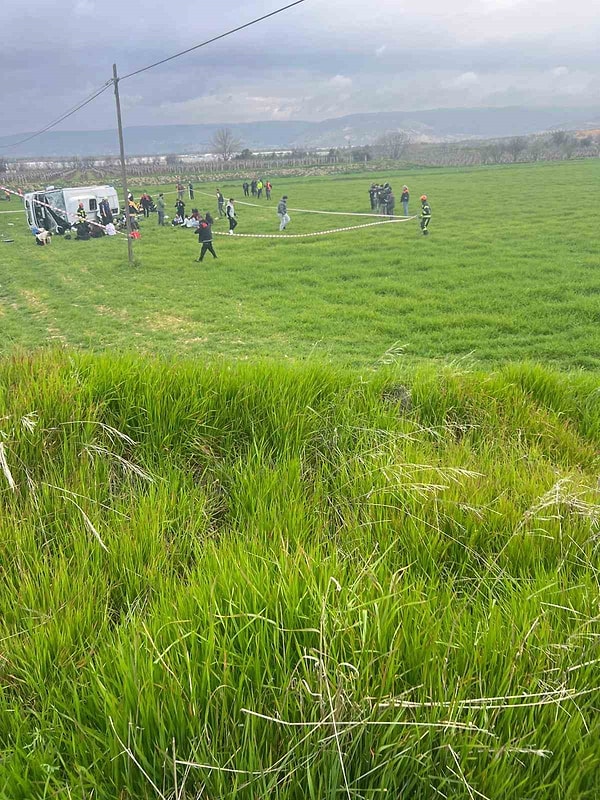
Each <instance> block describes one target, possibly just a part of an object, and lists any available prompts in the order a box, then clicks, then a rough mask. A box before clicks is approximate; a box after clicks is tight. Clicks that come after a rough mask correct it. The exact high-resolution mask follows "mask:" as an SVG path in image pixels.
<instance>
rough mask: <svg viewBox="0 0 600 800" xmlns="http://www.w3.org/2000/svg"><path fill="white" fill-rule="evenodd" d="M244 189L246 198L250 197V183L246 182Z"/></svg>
mask: <svg viewBox="0 0 600 800" xmlns="http://www.w3.org/2000/svg"><path fill="white" fill-rule="evenodd" d="M242 189H243V190H244V197H250V184H249V183H248V181H244V183H243V184H242Z"/></svg>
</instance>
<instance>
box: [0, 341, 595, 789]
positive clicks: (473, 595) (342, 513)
mask: <svg viewBox="0 0 600 800" xmlns="http://www.w3.org/2000/svg"><path fill="white" fill-rule="evenodd" d="M0 419H1V421H0V430H1V431H2V436H1V438H0V441H1V445H0V519H1V520H2V522H1V534H0V535H1V539H0V573H1V576H2V582H1V584H0V742H1V747H2V756H1V758H0V796H1V797H6V798H11V800H19V799H20V798H22V799H23V800H25V799H27V800H31V798H51V797H56V798H71V797H73V798H75V797H78V798H84V797H85V798H91V797H93V798H94V800H115V798H120V799H121V800H125V798H128V799H129V798H131V799H133V798H136V800H140V799H141V798H161V797H162V798H172V799H175V798H176V799H177V800H190V798H197V797H203V798H204V797H206V798H211V799H213V800H214V799H216V798H221V797H237V798H263V797H267V796H269V797H277V798H306V797H309V798H314V800H317V799H318V800H323V798H332V799H333V798H339V797H352V798H360V797H367V798H368V797H373V796H378V793H380V792H382V791H385V792H387V793H388V796H390V797H399V796H404V797H411V798H431V797H436V796H441V797H452V798H474V797H490V798H500V797H502V798H515V800H516V798H519V799H521V798H529V799H530V800H533V798H535V799H536V800H537V799H539V798H557V797H560V798H578V800H580V799H581V798H590V800H591V798H597V797H598V796H599V795H600V746H599V744H598V742H599V741H600V720H599V717H598V709H597V706H598V694H597V686H598V684H600V680H599V679H598V664H599V663H600V652H599V649H598V641H599V634H600V631H599V627H598V619H599V612H600V609H599V607H598V577H599V570H598V517H599V513H600V509H599V506H598V502H599V500H598V484H597V475H598V466H599V460H598V444H599V442H600V394H599V393H598V389H597V380H596V379H595V378H594V377H593V376H585V375H577V376H559V375H558V374H554V373H551V372H548V371H545V370H543V369H541V368H538V367H535V366H529V367H525V366H523V367H504V368H502V369H501V370H500V371H498V372H496V373H493V374H468V373H465V374H459V373H456V372H454V373H453V372H451V371H445V372H437V373H434V372H429V371H427V370H424V371H421V372H413V373H412V374H404V375H400V374H398V373H397V372H396V373H395V372H392V371H390V372H381V373H376V374H375V373H373V374H368V375H367V376H365V375H362V376H361V375H359V374H357V373H351V372H342V371H335V370H333V369H332V368H325V367H319V366H304V367H295V368H291V367H290V368H283V367H273V366H268V365H262V366H261V365H255V366H252V367H250V366H244V365H235V366H229V365H216V366H207V367H199V366H197V365H192V364H186V363H183V364H178V365H177V368H174V367H172V366H169V365H166V364H164V363H160V362H153V363H148V362H146V361H142V360H140V361H137V360H132V359H128V358H120V359H113V358H110V357H108V356H105V357H92V356H71V357H68V356H66V355H64V354H59V355H53V354H49V355H46V356H44V357H35V358H17V357H15V358H12V359H10V360H5V361H3V362H1V363H0Z"/></svg>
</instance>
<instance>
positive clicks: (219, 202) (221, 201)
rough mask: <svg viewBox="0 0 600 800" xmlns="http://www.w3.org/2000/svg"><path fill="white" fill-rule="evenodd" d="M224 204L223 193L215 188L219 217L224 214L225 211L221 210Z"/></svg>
mask: <svg viewBox="0 0 600 800" xmlns="http://www.w3.org/2000/svg"><path fill="white" fill-rule="evenodd" d="M224 205H225V198H224V197H223V193H222V192H221V190H220V189H217V208H218V209H219V217H223V216H225V212H224V211H223V207H224Z"/></svg>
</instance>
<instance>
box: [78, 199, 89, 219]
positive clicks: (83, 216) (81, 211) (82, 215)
mask: <svg viewBox="0 0 600 800" xmlns="http://www.w3.org/2000/svg"><path fill="white" fill-rule="evenodd" d="M86 219H87V214H86V213H85V208H84V207H83V203H79V206H78V207H77V222H85V221H86Z"/></svg>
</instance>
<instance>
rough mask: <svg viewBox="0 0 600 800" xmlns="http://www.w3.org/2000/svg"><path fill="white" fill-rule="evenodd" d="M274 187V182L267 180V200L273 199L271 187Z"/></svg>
mask: <svg viewBox="0 0 600 800" xmlns="http://www.w3.org/2000/svg"><path fill="white" fill-rule="evenodd" d="M272 188H273V184H272V183H271V181H267V182H266V183H265V195H266V197H267V200H270V199H271V189H272Z"/></svg>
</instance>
